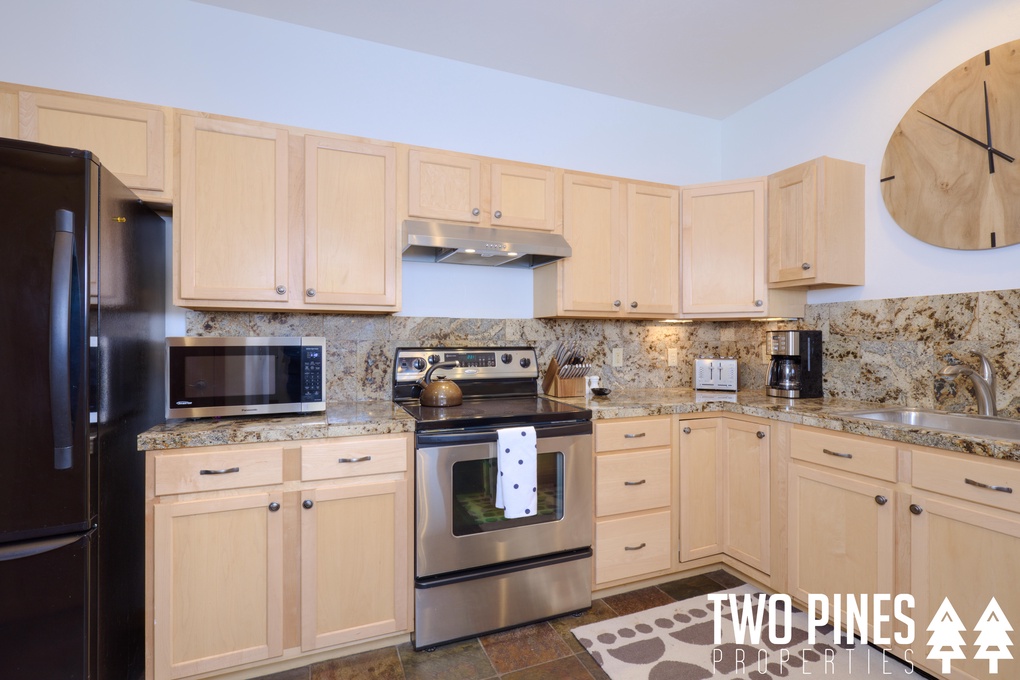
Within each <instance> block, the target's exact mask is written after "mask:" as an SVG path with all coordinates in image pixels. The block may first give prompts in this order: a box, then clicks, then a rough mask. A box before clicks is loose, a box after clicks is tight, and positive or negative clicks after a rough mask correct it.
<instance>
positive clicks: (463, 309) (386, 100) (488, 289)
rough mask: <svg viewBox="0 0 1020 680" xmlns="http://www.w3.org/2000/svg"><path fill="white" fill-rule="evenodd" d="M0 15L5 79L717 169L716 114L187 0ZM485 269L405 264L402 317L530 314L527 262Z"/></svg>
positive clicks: (624, 167)
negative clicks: (519, 267)
mask: <svg viewBox="0 0 1020 680" xmlns="http://www.w3.org/2000/svg"><path fill="white" fill-rule="evenodd" d="M4 25H5V28H6V30H5V31H4V37H3V40H0V80H4V81H8V82H14V83H22V84H28V85H35V86H39V87H49V88H54V89H60V90H68V91H72V92H84V93H89V94H96V95H102V96H107V97H114V98H119V99H128V100H135V101H144V102H151V103H158V104H165V105H169V106H177V107H181V108H189V109H196V110H200V111H209V112H214V113H221V114H226V115H233V116H239V117H243V118H252V119H256V120H264V121H270V122H279V123H287V124H292V125H298V126H304V127H309V128H313V129H321V130H330V131H334V132H340V133H346V134H352V135H358V136H364V137H371V138H375V139H383V140H391V141H397V142H406V143H411V144H420V145H424V146H432V147H436V148H442V149H450V150H454V151H464V152H471V153H478V154H482V155H490V156H494V157H497V158H507V159H512V160H520V161H527V162H533V163H541V164H547V165H552V166H557V167H563V168H569V169H574V170H583V171H589V172H601V173H606V174H612V175H619V176H622V177H629V178H633V179H642V180H648V181H658V182H666V183H672V184H684V183H693V182H703V181H711V180H715V179H718V178H719V177H720V168H721V136H720V135H721V129H722V123H721V122H719V121H715V120H710V119H707V118H702V117H698V116H691V115H686V114H681V113H677V112H674V111H669V110H666V109H662V108H657V107H652V106H646V105H642V104H636V103H634V102H629V101H625V100H622V99H617V98H614V97H607V96H604V95H598V94H593V93H590V92H586V91H583V90H578V89H573V88H567V87H562V86H559V85H553V84H549V83H545V82H541V81H537V80H532V79H528V78H522V77H518V76H513V75H508V74H505V73H500V72H498V71H493V70H490V69H484V68H479V67H476V66H470V65H466V64H461V63H458V62H454V61H450V60H446V59H440V58H436V57H430V56H425V55H421V54H416V53H413V52H408V51H405V50H399V49H395V48H391V47H386V46H382V45H378V44H374V43H369V42H365V41H360V40H354V39H351V38H346V37H343V36H337V35H333V34H330V33H325V32H321V31H316V30H312V29H308V28H304V27H299V26H292V25H289V24H284V23H280V22H275V21H270V20H267V19H262V18H260V17H253V16H249V15H245V14H240V13H236V12H231V11H229V10H224V9H221V8H217V7H210V6H207V5H202V4H199V3H195V2H190V1H189V0H144V2H139V1H138V0H92V1H90V2H82V1H81V0H46V1H45V2H17V3H8V6H7V7H5V8H4ZM492 274H493V272H490V271H488V270H487V269H484V268H477V267H476V268H472V267H463V266H456V265H423V266H421V267H407V268H406V270H405V272H404V289H405V295H404V314H408V315H414V316H491V317H519V316H526V317H530V316H531V305H532V302H531V300H532V287H531V275H530V273H528V272H510V273H505V274H504V275H503V276H499V277H495V276H492ZM436 289H440V290H456V291H459V293H460V295H459V296H457V297H459V298H460V299H459V300H456V299H455V297H454V296H443V297H440V296H436V295H433V294H432V291H433V290H436ZM497 294H498V297H497V296H496V295H497ZM468 310H470V311H468ZM482 311H486V312H487V313H485V314H481V313H480V312H482Z"/></svg>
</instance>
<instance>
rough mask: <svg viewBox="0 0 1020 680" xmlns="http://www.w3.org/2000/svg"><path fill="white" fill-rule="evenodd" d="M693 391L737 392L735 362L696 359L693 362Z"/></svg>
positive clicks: (718, 359)
mask: <svg viewBox="0 0 1020 680" xmlns="http://www.w3.org/2000/svg"><path fill="white" fill-rule="evenodd" d="M694 389H696V390H726V391H729V392H736V391H737V360H736V359H734V358H733V357H698V358H697V359H695V360H694Z"/></svg>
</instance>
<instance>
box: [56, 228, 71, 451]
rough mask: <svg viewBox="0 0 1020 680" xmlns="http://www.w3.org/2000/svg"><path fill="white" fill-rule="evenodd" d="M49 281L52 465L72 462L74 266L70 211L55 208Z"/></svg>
mask: <svg viewBox="0 0 1020 680" xmlns="http://www.w3.org/2000/svg"><path fill="white" fill-rule="evenodd" d="M53 231H54V233H53V270H52V272H51V276H52V280H51V284H50V414H51V418H52V420H53V468H54V469H55V470H68V469H70V468H71V465H72V452H73V450H74V438H73V434H72V433H73V430H74V428H73V427H72V421H71V417H72V416H71V285H72V274H71V268H72V267H73V266H74V251H75V243H74V214H73V213H72V212H71V211H70V210H58V211H57V214H56V219H55V221H54V230H53Z"/></svg>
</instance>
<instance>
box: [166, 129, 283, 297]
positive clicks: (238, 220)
mask: <svg viewBox="0 0 1020 680" xmlns="http://www.w3.org/2000/svg"><path fill="white" fill-rule="evenodd" d="M179 139H180V166H179V168H178V173H179V176H178V179H177V182H178V188H177V192H176V193H177V201H175V203H174V232H175V233H174V237H175V238H174V255H175V261H174V264H175V274H176V276H175V277H174V278H175V281H176V282H177V286H176V290H175V296H174V298H175V299H174V302H175V304H178V305H180V306H183V307H190V306H193V305H202V304H203V303H205V304H209V305H213V304H216V303H217V302H219V303H220V304H226V305H228V306H229V305H232V304H237V305H239V306H244V305H247V306H249V307H250V306H251V305H252V303H256V302H260V303H267V302H271V303H279V305H280V306H283V305H284V304H285V303H286V302H287V300H288V296H287V293H288V284H289V277H288V275H289V252H288V215H289V213H288V173H287V160H288V133H287V130H286V129H283V128H278V127H271V126H268V125H259V124H255V123H240V122H234V121H226V120H219V119H215V118H205V117H198V116H190V115H182V116H180V132H179Z"/></svg>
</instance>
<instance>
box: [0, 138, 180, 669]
mask: <svg viewBox="0 0 1020 680" xmlns="http://www.w3.org/2000/svg"><path fill="white" fill-rule="evenodd" d="M165 271H166V245H165V224H164V222H163V220H162V218H160V217H159V216H158V215H156V214H155V213H154V212H152V211H151V210H150V209H148V208H147V207H146V206H144V205H143V204H142V203H141V202H140V201H139V200H138V199H137V198H136V197H135V196H134V195H133V194H132V193H131V192H130V191H129V190H128V189H127V188H125V187H124V185H123V184H122V183H121V182H120V181H118V180H117V178H116V177H114V176H113V175H112V174H111V173H110V171H109V170H107V169H106V168H104V167H103V166H102V164H101V162H100V159H97V158H95V157H94V156H93V155H92V154H91V153H89V152H88V151H78V150H73V149H63V148H57V147H50V146H45V145H41V144H33V143H30V142H21V141H15V140H9V139H0V380H2V388H0V423H2V426H3V427H2V431H3V432H4V443H3V444H2V445H0V676H2V677H4V678H18V679H20V678H32V679H33V680H34V679H40V680H43V679H46V680H48V679H51V678H52V679H59V678H104V679H105V678H111V679H116V680H127V679H135V678H140V677H141V676H142V675H143V674H144V663H145V661H144V659H145V654H144V647H145V636H144V591H145V585H144V584H145V563H144V513H145V505H144V484H145V464H144V454H143V453H141V452H139V451H138V450H137V445H136V438H137V436H138V434H139V433H140V432H142V431H144V430H146V429H148V428H149V427H151V426H152V425H154V424H155V423H157V422H161V421H162V416H163V342H164V338H165V335H166V333H165V321H164V318H165Z"/></svg>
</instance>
